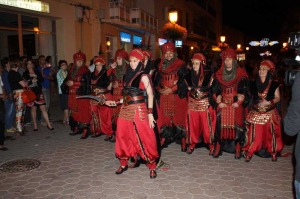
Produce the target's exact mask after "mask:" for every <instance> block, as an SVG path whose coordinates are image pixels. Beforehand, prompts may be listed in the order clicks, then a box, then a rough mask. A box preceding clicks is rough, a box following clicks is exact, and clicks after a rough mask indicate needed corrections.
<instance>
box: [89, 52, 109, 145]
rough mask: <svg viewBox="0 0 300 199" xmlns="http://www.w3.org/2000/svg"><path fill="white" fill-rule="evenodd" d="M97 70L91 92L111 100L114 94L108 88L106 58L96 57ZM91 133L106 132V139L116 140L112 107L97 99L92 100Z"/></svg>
mask: <svg viewBox="0 0 300 199" xmlns="http://www.w3.org/2000/svg"><path fill="white" fill-rule="evenodd" d="M94 64H95V70H94V71H93V72H92V74H91V92H92V95H94V96H97V97H100V98H102V99H103V100H111V99H112V95H111V93H110V90H108V88H107V87H108V85H109V83H110V82H109V79H108V76H107V71H106V67H105V61H104V58H103V57H101V56H98V57H95V58H94ZM90 103H91V112H92V120H91V133H92V134H93V135H92V137H98V136H100V135H101V134H105V135H106V138H105V139H104V140H105V141H112V142H113V141H114V138H113V130H112V123H111V118H112V109H111V108H110V107H108V106H104V105H103V104H101V103H100V104H99V102H98V101H96V100H91V102H90Z"/></svg>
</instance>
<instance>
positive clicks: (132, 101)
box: [123, 95, 145, 106]
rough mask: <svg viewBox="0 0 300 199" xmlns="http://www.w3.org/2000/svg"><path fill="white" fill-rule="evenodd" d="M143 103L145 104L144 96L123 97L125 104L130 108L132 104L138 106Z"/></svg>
mask: <svg viewBox="0 0 300 199" xmlns="http://www.w3.org/2000/svg"><path fill="white" fill-rule="evenodd" d="M142 102H145V97H144V96H130V95H125V96H123V104H124V105H125V106H128V105H130V104H138V103H142Z"/></svg>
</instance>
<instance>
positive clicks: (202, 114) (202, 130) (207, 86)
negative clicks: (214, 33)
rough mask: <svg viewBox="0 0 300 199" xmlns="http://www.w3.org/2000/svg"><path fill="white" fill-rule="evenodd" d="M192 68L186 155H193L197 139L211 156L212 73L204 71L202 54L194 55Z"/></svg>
mask: <svg viewBox="0 0 300 199" xmlns="http://www.w3.org/2000/svg"><path fill="white" fill-rule="evenodd" d="M192 64H193V68H192V71H191V78H190V79H188V80H187V82H188V84H189V87H188V89H189V97H188V117H187V127H188V133H187V142H188V144H189V146H188V149H187V153H188V154H191V153H193V151H194V149H195V146H196V144H197V143H198V142H199V138H201V137H203V141H204V143H205V144H207V145H208V147H209V151H210V152H209V154H210V155H212V154H213V150H214V145H213V141H214V140H213V139H214V135H215V126H216V112H215V110H214V109H213V107H212V106H211V105H210V98H211V93H212V87H211V86H212V82H213V79H214V78H213V73H212V72H211V71H205V70H204V67H205V66H206V58H205V56H204V55H203V54H202V53H196V54H195V55H194V56H193V58H192Z"/></svg>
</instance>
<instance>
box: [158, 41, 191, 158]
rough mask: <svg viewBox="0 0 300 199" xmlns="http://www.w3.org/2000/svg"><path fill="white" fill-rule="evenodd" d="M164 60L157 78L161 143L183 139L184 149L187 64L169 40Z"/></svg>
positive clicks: (183, 146)
mask: <svg viewBox="0 0 300 199" xmlns="http://www.w3.org/2000/svg"><path fill="white" fill-rule="evenodd" d="M161 50H162V60H161V63H160V65H159V69H158V74H157V76H156V78H155V80H154V82H155V83H154V84H155V85H158V86H156V91H157V93H156V94H157V95H158V96H157V97H156V100H157V103H158V108H157V110H158V120H157V126H158V129H159V131H160V137H161V145H162V146H166V145H168V144H169V143H171V142H172V141H174V140H176V141H179V142H181V151H183V152H185V151H186V139H185V137H186V115H187V98H186V97H187V84H186V82H185V75H186V71H187V70H186V67H185V64H184V62H183V61H182V60H180V59H178V58H177V53H176V52H175V45H174V44H173V43H172V42H167V43H165V44H164V45H162V47H161Z"/></svg>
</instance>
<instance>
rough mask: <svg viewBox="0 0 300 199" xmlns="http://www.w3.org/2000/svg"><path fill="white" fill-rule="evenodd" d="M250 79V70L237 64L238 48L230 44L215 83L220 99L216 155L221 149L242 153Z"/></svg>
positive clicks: (236, 153)
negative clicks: (248, 71) (235, 48)
mask: <svg viewBox="0 0 300 199" xmlns="http://www.w3.org/2000/svg"><path fill="white" fill-rule="evenodd" d="M247 82H248V76H247V73H246V71H245V70H244V69H242V68H240V67H239V66H238V63H237V59H236V52H235V50H233V49H231V48H227V49H226V50H224V51H223V52H222V66H221V68H220V69H219V70H218V71H217V72H216V74H215V81H214V83H213V89H214V91H213V93H214V95H213V98H214V99H215V102H216V103H217V125H216V134H215V141H216V146H215V151H214V154H213V157H215V158H217V157H219V155H220V154H221V152H222V149H223V150H224V151H227V152H230V153H234V152H235V156H234V157H235V159H239V158H240V157H241V146H242V145H243V141H244V137H245V136H244V121H245V108H244V106H245V103H246V102H247V100H248V97H247V96H248V95H247V92H248V83H247Z"/></svg>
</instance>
